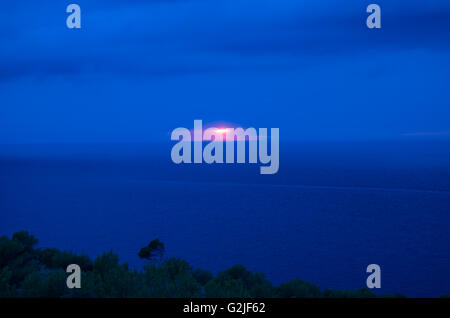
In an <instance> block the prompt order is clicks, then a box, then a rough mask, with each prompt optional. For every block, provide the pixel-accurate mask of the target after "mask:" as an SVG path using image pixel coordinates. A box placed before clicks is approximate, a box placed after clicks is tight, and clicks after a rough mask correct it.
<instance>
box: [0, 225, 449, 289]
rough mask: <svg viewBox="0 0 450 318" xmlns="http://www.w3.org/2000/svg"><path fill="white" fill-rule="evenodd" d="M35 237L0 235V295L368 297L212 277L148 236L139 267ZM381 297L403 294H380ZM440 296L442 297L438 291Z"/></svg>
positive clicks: (240, 270) (238, 272) (233, 272)
mask: <svg viewBox="0 0 450 318" xmlns="http://www.w3.org/2000/svg"><path fill="white" fill-rule="evenodd" d="M37 243H38V240H37V239H36V238H35V237H34V236H33V235H31V234H29V233H28V232H25V231H22V232H17V233H15V234H14V235H13V236H12V238H11V239H10V238H8V237H6V236H2V237H0V297H1V298H6V297H50V298H57V297H64V298H68V297H77V298H83V297H102V298H125V297H154V298H159V297H164V298H182V297H265V298H270V297H281V298H355V297H356V298H372V297H377V296H378V295H377V294H375V293H373V292H372V291H370V290H368V289H360V290H329V289H325V290H324V291H322V290H321V289H320V288H319V287H318V286H316V285H314V284H311V283H308V282H305V281H302V280H299V279H296V280H292V281H289V282H286V283H283V284H281V285H279V286H278V287H277V286H273V284H272V283H271V282H270V281H269V280H267V279H266V278H265V276H264V274H261V273H254V272H251V271H250V270H248V269H246V268H245V267H244V266H243V265H235V266H233V267H231V268H229V269H227V270H224V271H222V272H220V273H218V274H217V275H216V276H214V275H213V274H212V273H211V272H210V271H207V270H202V269H198V268H197V269H194V268H193V267H192V266H191V265H190V264H189V263H188V262H187V261H185V260H183V259H179V258H167V259H164V260H163V259H162V257H163V255H164V243H162V242H161V241H160V240H159V239H155V240H153V241H151V242H150V243H149V244H148V245H147V246H145V247H144V248H142V249H141V250H140V252H139V254H138V256H139V257H140V258H143V259H146V260H148V261H149V262H148V264H146V265H144V266H143V268H142V269H141V270H136V269H131V268H130V267H129V266H128V264H127V263H120V261H119V257H118V255H117V254H115V253H113V251H109V252H107V253H104V254H102V255H100V256H98V257H97V258H96V259H94V260H92V259H91V258H89V256H87V255H77V254H75V253H73V252H70V251H60V250H58V249H55V248H46V249H38V248H35V246H36V244H37ZM69 264H77V265H79V266H80V267H81V269H82V278H81V281H82V288H81V289H68V288H67V286H66V279H67V277H68V274H67V273H66V268H67V266H68V265H69ZM381 297H404V296H402V295H399V294H396V295H383V296H381ZM443 297H448V295H444V296H443Z"/></svg>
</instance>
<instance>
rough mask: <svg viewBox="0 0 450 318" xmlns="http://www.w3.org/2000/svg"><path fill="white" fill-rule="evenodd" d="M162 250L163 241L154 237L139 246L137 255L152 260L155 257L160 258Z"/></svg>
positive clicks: (162, 253)
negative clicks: (145, 244)
mask: <svg viewBox="0 0 450 318" xmlns="http://www.w3.org/2000/svg"><path fill="white" fill-rule="evenodd" d="M164 250H165V248H164V243H163V242H161V241H160V240H159V239H154V240H153V241H151V242H150V243H148V245H147V246H145V247H143V248H141V250H140V251H139V254H138V256H139V257H140V258H144V259H147V260H152V259H155V258H159V259H161V258H162V257H163V255H164Z"/></svg>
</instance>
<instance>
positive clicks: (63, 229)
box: [0, 140, 450, 297]
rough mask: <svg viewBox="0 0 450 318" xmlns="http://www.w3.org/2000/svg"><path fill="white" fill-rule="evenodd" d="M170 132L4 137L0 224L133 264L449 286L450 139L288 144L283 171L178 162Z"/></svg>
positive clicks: (348, 282) (405, 288) (434, 292)
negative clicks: (161, 253) (108, 140)
mask: <svg viewBox="0 0 450 318" xmlns="http://www.w3.org/2000/svg"><path fill="white" fill-rule="evenodd" d="M171 146H172V144H170V143H142V144H132V143H129V144H39V145H36V144H35V145H1V146H0V235H8V236H10V235H12V234H13V233H14V232H16V231H20V230H27V231H29V232H30V233H32V234H33V235H35V236H36V237H37V238H38V239H39V247H42V248H45V247H56V248H60V249H64V250H71V251H74V252H76V253H87V254H88V255H90V256H92V257H96V256H98V255H100V254H101V253H104V252H108V251H110V250H113V251H114V252H116V253H117V254H118V255H119V257H120V260H121V261H122V262H128V263H129V264H130V266H131V267H135V268H140V267H141V266H142V265H143V264H144V261H142V260H140V259H139V257H138V255H137V254H138V252H139V250H140V248H141V247H143V246H145V245H146V244H148V242H149V241H151V240H153V239H155V238H159V239H160V240H162V241H163V242H164V243H165V246H166V257H180V258H183V259H186V260H187V261H189V263H190V264H191V265H192V266H194V267H196V268H197V267H199V268H203V269H209V270H211V271H212V272H214V273H218V272H220V271H222V270H225V269H226V268H229V267H230V266H232V265H235V264H243V265H244V266H246V267H247V268H248V269H250V270H252V271H256V272H262V273H265V275H266V277H267V278H268V279H269V280H271V281H272V282H273V283H274V284H280V283H282V282H285V281H288V280H292V279H302V280H305V281H308V282H311V283H314V284H317V285H318V286H320V287H321V288H323V289H325V288H329V289H359V288H364V287H366V278H367V276H368V275H369V274H368V273H366V268H367V266H368V265H369V264H378V265H380V267H381V288H380V289H379V290H376V292H377V293H379V294H393V293H401V294H404V295H406V296H411V297H437V296H440V295H442V294H450V141H449V140H395V141H364V142H363V141H355V142H340V141H335V142H286V143H281V145H280V169H279V172H278V173H277V174H275V175H261V174H260V171H259V168H260V164H212V165H209V164H206V163H203V164H180V165H177V164H174V163H173V162H172V161H171V158H170V148H171Z"/></svg>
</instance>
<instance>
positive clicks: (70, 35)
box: [0, 0, 450, 144]
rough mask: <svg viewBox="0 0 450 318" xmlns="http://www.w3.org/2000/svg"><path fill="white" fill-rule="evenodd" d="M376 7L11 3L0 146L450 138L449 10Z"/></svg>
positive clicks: (202, 1)
mask: <svg viewBox="0 0 450 318" xmlns="http://www.w3.org/2000/svg"><path fill="white" fill-rule="evenodd" d="M372 2H374V3H377V4H379V5H380V7H381V11H382V16H381V24H382V28H381V29H368V28H367V27H366V23H365V21H366V18H367V16H368V13H366V7H367V5H368V4H370V3H372ZM372 2H368V1H356V0H348V1H332V0H323V1H301V0H289V1H288V0H233V1H232V0H215V1H211V0H147V1H144V0H131V1H130V0H128V1H126V0H109V1H106V0H100V1H95V3H94V1H85V0H83V1H81V0H72V2H67V3H66V2H64V1H46V2H45V3H44V4H41V3H38V2H37V1H10V2H3V3H2V4H1V6H0V144H14V143H18V144H39V143H92V142H93V143H102V142H105V143H114V142H120V143H122V142H125V143H126V142H151V141H164V140H169V139H170V132H171V131H172V130H173V129H175V128H177V127H186V128H192V127H193V122H194V119H202V120H203V122H205V123H209V122H228V123H233V125H237V126H242V127H255V128H280V139H281V140H289V141H317V140H344V141H346V140H373V139H382V140H385V139H388V140H389V139H399V138H400V139H402V138H406V139H411V138H418V137H423V138H436V137H448V138H450V89H449V87H450V85H449V84H450V58H449V57H450V2H449V1H446V0H439V1H437V0H434V1H416V0H409V1H406V0H398V1H395V3H394V1H379V0H376V1H375V0H374V1H372ZM70 3H77V4H79V5H80V7H81V15H82V22H81V23H82V28H81V29H68V28H67V27H66V18H67V16H68V13H66V6H67V5H68V4H70Z"/></svg>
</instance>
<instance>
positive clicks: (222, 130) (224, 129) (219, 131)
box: [216, 128, 228, 134]
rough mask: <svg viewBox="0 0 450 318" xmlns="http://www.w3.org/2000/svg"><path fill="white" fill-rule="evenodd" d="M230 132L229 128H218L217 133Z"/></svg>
mask: <svg viewBox="0 0 450 318" xmlns="http://www.w3.org/2000/svg"><path fill="white" fill-rule="evenodd" d="M227 132H228V128H217V129H216V133H219V134H225V133H227Z"/></svg>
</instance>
